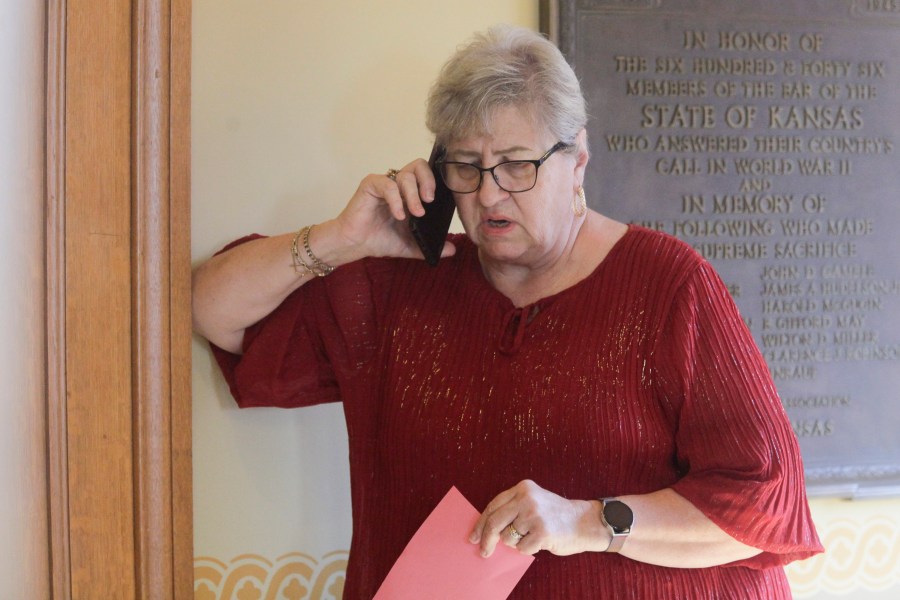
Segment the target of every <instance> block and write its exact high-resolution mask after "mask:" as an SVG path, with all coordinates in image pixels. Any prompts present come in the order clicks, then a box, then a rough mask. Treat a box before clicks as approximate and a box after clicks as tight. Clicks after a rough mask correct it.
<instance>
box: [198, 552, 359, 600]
mask: <svg viewBox="0 0 900 600" xmlns="http://www.w3.org/2000/svg"><path fill="white" fill-rule="evenodd" d="M348 556H349V554H348V552H347V551H345V550H338V551H335V552H329V553H328V554H325V555H324V556H322V557H321V558H319V559H318V560H316V559H315V558H313V557H312V556H310V555H308V554H303V553H302V552H290V553H288V554H284V555H282V556H279V557H278V558H276V559H275V560H274V561H273V560H269V559H267V558H265V557H264V556H260V555H258V554H242V555H240V556H237V557H235V558H233V559H231V561H230V562H228V563H225V562H223V561H221V560H219V559H217V558H213V557H210V556H198V557H196V558H194V600H340V599H341V597H342V596H343V594H344V575H345V573H346V572H347V557H348Z"/></svg>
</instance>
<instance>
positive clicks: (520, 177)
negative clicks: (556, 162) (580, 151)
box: [438, 142, 571, 194]
mask: <svg viewBox="0 0 900 600" xmlns="http://www.w3.org/2000/svg"><path fill="white" fill-rule="evenodd" d="M570 146H571V144H567V143H566V142H556V144H554V146H553V147H552V148H550V149H549V150H547V152H545V153H544V155H543V156H542V157H540V158H539V159H537V160H507V161H503V162H501V163H498V164H496V165H494V166H493V167H488V168H482V167H479V166H478V165H473V164H472V163H467V162H456V161H452V160H442V161H438V167H439V169H440V173H441V177H442V178H443V179H444V183H445V184H447V187H448V188H449V189H450V191H452V192H456V193H457V194H471V193H472V192H474V191H477V190H478V188H480V187H481V181H482V178H483V177H484V173H490V174H491V177H493V178H494V181H495V182H497V185H498V186H499V187H500V189H501V190H505V191H507V192H510V193H515V192H527V191H528V190H530V189H531V188H533V187H534V186H535V185H536V184H537V174H538V168H539V167H540V166H541V165H542V164H544V162H545V161H546V160H547V159H548V158H550V156H551V155H553V153H554V152H556V151H557V150H562V149H563V148H568V147H570Z"/></svg>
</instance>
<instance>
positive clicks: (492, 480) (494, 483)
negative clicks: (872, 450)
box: [215, 226, 822, 600]
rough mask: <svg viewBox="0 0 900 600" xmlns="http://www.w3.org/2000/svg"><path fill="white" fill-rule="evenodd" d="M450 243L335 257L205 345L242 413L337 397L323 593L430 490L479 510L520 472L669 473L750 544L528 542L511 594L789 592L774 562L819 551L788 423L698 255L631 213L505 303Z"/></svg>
mask: <svg viewBox="0 0 900 600" xmlns="http://www.w3.org/2000/svg"><path fill="white" fill-rule="evenodd" d="M453 241H454V243H455V244H456V246H457V254H456V256H454V257H453V258H449V259H444V260H442V261H441V263H440V265H439V266H438V267H436V268H432V267H429V266H427V265H425V263H423V262H422V261H416V260H401V259H366V260H363V261H360V262H357V263H353V264H350V265H345V266H343V267H341V268H340V269H338V270H336V271H335V272H334V273H333V274H332V275H330V276H328V277H326V278H322V279H316V280H315V281H312V282H310V283H308V284H307V285H305V286H303V287H302V288H301V289H300V290H298V291H297V292H295V293H294V294H292V295H291V296H290V297H288V298H287V299H286V300H285V301H284V302H283V303H282V305H281V306H280V307H279V308H278V309H277V310H276V311H274V312H273V313H272V314H270V315H269V316H268V317H266V318H265V319H264V320H263V321H262V322H260V323H258V324H257V325H255V326H253V327H251V328H250V329H248V330H247V332H246V334H245V338H244V354H243V355H242V356H236V355H232V354H228V353H226V352H224V351H222V350H220V349H215V352H216V358H217V359H218V361H219V364H220V365H221V367H222V369H223V372H224V374H225V377H226V379H227V380H228V383H229V385H230V387H231V390H232V393H233V394H234V397H235V398H236V399H237V402H238V404H239V405H240V406H242V407H249V406H279V407H286V408H287V407H298V406H309V405H312V404H317V403H322V402H337V401H340V402H343V404H344V412H345V415H346V421H347V428H348V432H349V442H350V478H351V488H352V505H353V540H352V544H351V548H350V561H349V565H348V568H347V580H346V585H345V596H344V597H345V598H354V599H355V598H371V597H372V595H373V594H374V593H375V591H376V590H377V588H378V586H379V585H380V583H381V581H382V580H383V578H384V577H385V575H386V574H387V572H388V570H389V569H390V568H391V566H392V565H393V563H394V561H395V560H396V558H397V557H398V555H399V554H400V552H401V551H402V550H403V548H404V546H405V545H406V543H407V541H408V540H409V538H410V537H411V536H412V534H413V533H414V532H415V531H416V529H417V528H418V526H419V525H420V524H421V523H422V521H423V520H424V519H425V517H426V516H427V515H428V514H429V512H430V511H431V510H432V508H433V507H434V506H435V505H436V504H437V503H438V501H439V500H440V499H441V497H443V495H444V494H445V493H446V492H447V490H448V489H449V488H450V486H451V485H455V486H457V488H459V490H460V491H461V492H462V493H463V495H465V496H466V497H467V498H468V499H469V500H470V501H471V502H472V503H473V504H475V505H476V507H479V509H482V508H483V507H484V506H485V505H486V504H487V503H488V501H490V500H491V498H493V497H494V496H495V495H496V494H497V493H499V492H500V491H502V490H504V489H506V488H508V487H511V486H513V485H515V484H516V483H517V482H519V481H520V480H522V479H532V480H534V481H535V482H536V483H537V484H538V485H540V486H542V487H544V488H546V489H548V490H550V491H552V492H555V493H557V494H560V495H562V496H565V497H568V498H580V499H590V498H601V497H606V496H618V495H625V494H642V493H648V492H653V491H656V490H659V489H662V488H666V487H671V488H673V489H675V490H676V491H677V492H678V493H679V494H681V495H682V496H684V497H685V498H687V499H688V500H690V501H691V502H692V503H693V504H694V505H695V506H697V507H698V508H699V509H700V510H701V511H703V513H704V514H706V515H707V516H708V517H709V518H710V519H712V520H713V521H714V522H715V523H716V524H718V525H719V526H720V527H722V528H723V529H724V530H725V531H727V532H728V533H729V534H730V535H732V536H733V537H735V538H736V539H738V540H740V541H742V542H744V543H745V544H748V545H751V546H754V547H757V548H761V549H763V550H764V551H763V553H762V554H760V555H758V556H756V557H754V558H751V559H748V560H743V561H739V562H736V563H731V564H728V565H725V566H720V567H714V568H707V569H671V568H663V567H657V566H653V565H648V564H644V563H640V562H637V561H634V560H630V559H628V558H625V557H623V556H620V555H611V554H604V553H582V554H578V555H574V556H568V557H558V556H554V555H552V554H550V553H548V552H540V553H538V555H537V557H536V560H535V561H534V563H533V564H532V566H531V568H530V569H529V570H528V572H527V573H526V575H525V577H524V578H523V579H522V581H521V582H520V583H519V585H518V586H517V587H516V589H515V591H514V592H513V594H512V596H510V597H511V598H528V599H544V598H566V599H569V600H576V599H579V598H585V599H587V598H591V599H593V598H601V597H602V598H646V599H648V600H649V599H652V600H661V599H666V598H670V599H679V600H683V599H688V598H760V599H763V598H764V599H767V600H771V599H773V598H790V590H789V588H788V585H787V582H786V579H785V576H784V572H783V569H782V568H781V565H783V564H786V563H788V562H790V561H793V560H796V559H802V558H806V557H808V556H811V555H813V554H815V553H817V552H821V551H822V546H821V545H820V543H819V540H818V538H817V535H816V532H815V528H814V526H813V523H812V520H811V518H810V514H809V508H808V505H807V501H806V494H805V489H804V481H803V469H802V464H801V460H800V455H799V450H798V446H797V441H796V438H795V437H794V434H793V432H792V430H791V427H790V425H789V423H788V420H787V418H786V416H785V413H784V410H783V408H782V406H781V402H780V400H779V398H778V395H777V393H776V390H775V387H774V385H773V383H772V379H771V377H770V375H769V371H768V369H767V367H766V364H765V362H764V361H763V358H762V356H761V355H760V353H759V351H758V350H757V347H756V345H755V343H754V341H753V339H752V338H751V336H750V333H749V331H748V330H747V328H746V327H745V325H744V323H743V321H742V320H741V318H740V316H739V314H738V311H737V308H736V307H735V305H734V303H733V301H732V299H731V297H730V296H729V295H728V293H727V291H726V290H725V288H724V286H723V284H722V282H721V281H720V279H719V278H718V276H717V275H716V273H715V272H714V271H713V269H712V267H711V266H710V265H709V264H708V263H707V262H706V261H704V260H703V259H702V258H701V257H700V256H699V255H698V254H697V253H695V252H694V251H693V250H692V249H691V248H690V247H688V246H687V245H686V244H684V243H682V242H680V241H678V240H676V239H675V238H672V237H670V236H666V235H664V234H660V233H657V232H653V231H650V230H647V229H643V228H640V227H636V226H632V227H630V228H629V231H628V233H627V234H626V235H625V236H624V237H623V238H622V239H621V240H620V241H619V242H618V243H617V244H616V246H614V248H613V249H612V250H611V252H610V253H609V255H608V256H607V257H606V259H605V260H604V261H603V262H602V263H601V264H600V265H599V266H598V267H597V269H596V270H595V271H594V272H593V273H592V274H591V275H590V276H588V277H587V278H586V279H584V280H582V281H581V282H579V283H577V284H575V285H574V286H572V287H570V288H568V289H566V290H564V291H562V292H560V293H558V294H555V295H553V296H550V297H548V298H545V299H543V300H540V301H538V302H536V303H534V304H532V305H530V306H526V307H522V308H516V307H515V306H513V304H512V303H511V302H510V301H509V299H507V298H506V297H505V296H503V295H502V294H500V293H499V292H498V291H497V290H495V289H494V288H493V287H491V286H490V285H489V284H488V282H487V281H486V280H485V278H484V276H483V274H482V272H481V268H480V264H479V262H478V258H477V249H476V248H475V247H474V246H473V245H472V244H471V242H470V241H469V240H468V239H467V238H465V237H464V236H454V237H453ZM636 526H637V527H640V523H639V522H638V523H636ZM488 560H489V559H488Z"/></svg>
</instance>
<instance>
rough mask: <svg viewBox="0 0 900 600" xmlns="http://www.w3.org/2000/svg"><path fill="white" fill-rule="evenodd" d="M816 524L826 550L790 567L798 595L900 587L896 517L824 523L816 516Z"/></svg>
mask: <svg viewBox="0 0 900 600" xmlns="http://www.w3.org/2000/svg"><path fill="white" fill-rule="evenodd" d="M846 504H848V505H849V503H846ZM814 517H815V515H814ZM817 526H818V529H819V535H820V536H821V538H822V543H823V544H824V545H825V553H824V554H820V555H818V556H815V557H813V558H811V559H809V560H805V561H803V562H798V563H793V564H790V565H788V567H787V575H788V579H789V580H790V582H791V590H792V591H793V593H794V597H795V598H806V597H811V596H814V595H816V594H817V593H820V592H828V593H831V594H846V593H849V592H851V591H856V590H870V591H876V590H887V589H893V588H895V587H896V588H898V591H900V524H898V522H897V520H896V519H895V518H889V517H887V516H872V517H870V518H867V519H865V520H861V519H849V518H843V519H841V518H836V519H833V520H828V521H826V522H824V523H821V524H820V523H819V521H818V520H817Z"/></svg>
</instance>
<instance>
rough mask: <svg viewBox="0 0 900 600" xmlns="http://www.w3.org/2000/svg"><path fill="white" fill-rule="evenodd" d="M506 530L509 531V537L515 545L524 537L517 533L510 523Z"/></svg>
mask: <svg viewBox="0 0 900 600" xmlns="http://www.w3.org/2000/svg"><path fill="white" fill-rule="evenodd" d="M506 528H507V529H508V530H509V535H510V536H511V537H512V539H514V540H515V541H516V543H518V542H519V540H521V539H522V538H523V537H525V536H524V535H523V534H521V533H519V531H518V530H517V529H516V528H515V527H513V524H512V523H510V524H509V525H507V526H506Z"/></svg>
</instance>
